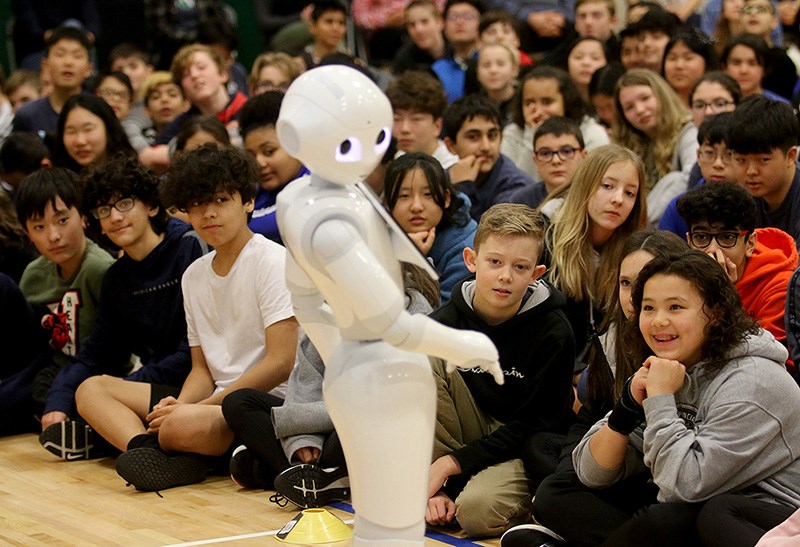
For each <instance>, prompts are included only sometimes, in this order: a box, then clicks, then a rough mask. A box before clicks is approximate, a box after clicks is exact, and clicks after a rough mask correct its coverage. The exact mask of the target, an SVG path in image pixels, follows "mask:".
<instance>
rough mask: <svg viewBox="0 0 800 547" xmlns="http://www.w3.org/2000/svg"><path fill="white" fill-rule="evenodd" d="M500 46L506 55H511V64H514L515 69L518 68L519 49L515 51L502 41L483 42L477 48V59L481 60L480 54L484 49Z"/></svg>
mask: <svg viewBox="0 0 800 547" xmlns="http://www.w3.org/2000/svg"><path fill="white" fill-rule="evenodd" d="M493 46H497V47H501V48H503V49H504V50H506V51H507V52H508V55H509V56H510V57H511V64H512V65H514V68H515V69H516V70H519V51H515V50H514V49H513V48H512V47H511V46H509V45H508V44H505V43H503V42H485V43H484V44H483V45H482V46H481V47H480V49H479V50H478V61H479V62H480V60H481V55H482V54H483V52H484V50H486V48H489V47H493Z"/></svg>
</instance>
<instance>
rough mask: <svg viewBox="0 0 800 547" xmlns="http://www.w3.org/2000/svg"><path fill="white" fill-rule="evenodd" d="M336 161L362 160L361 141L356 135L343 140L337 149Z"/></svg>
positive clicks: (350, 161) (351, 161)
mask: <svg viewBox="0 0 800 547" xmlns="http://www.w3.org/2000/svg"><path fill="white" fill-rule="evenodd" d="M336 161H340V162H343V163H353V162H356V161H361V141H359V140H358V139H356V138H355V137H351V138H349V139H345V140H343V141H342V142H341V143H340V144H339V148H338V149H337V150H336Z"/></svg>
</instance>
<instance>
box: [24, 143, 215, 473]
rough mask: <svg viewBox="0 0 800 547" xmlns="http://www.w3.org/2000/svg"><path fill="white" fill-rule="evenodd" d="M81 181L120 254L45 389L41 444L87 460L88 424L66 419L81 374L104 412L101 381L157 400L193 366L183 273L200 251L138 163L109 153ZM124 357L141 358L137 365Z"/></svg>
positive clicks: (175, 388) (86, 209)
mask: <svg viewBox="0 0 800 547" xmlns="http://www.w3.org/2000/svg"><path fill="white" fill-rule="evenodd" d="M81 184H82V185H83V189H84V191H83V204H82V207H81V209H82V212H83V213H84V215H85V216H86V218H91V220H92V221H94V222H95V223H96V228H97V232H102V233H103V234H105V236H106V237H108V239H109V240H110V241H111V243H113V244H114V245H115V246H117V247H119V248H120V249H122V251H123V255H122V256H121V257H120V258H119V259H117V261H116V262H114V263H113V264H112V265H111V267H109V269H108V271H107V272H106V275H105V276H104V277H103V285H102V288H101V291H100V294H101V299H100V305H99V308H98V312H97V323H96V325H95V329H94V331H93V333H92V335H91V336H90V337H89V338H88V340H87V341H86V342H85V343H84V344H83V346H82V348H81V350H80V352H79V353H78V354H77V355H76V356H75V358H74V359H73V360H72V362H70V363H69V364H67V365H66V366H64V367H62V368H61V370H60V371H59V372H58V375H57V376H56V377H55V379H54V380H53V385H52V387H51V388H50V391H49V392H48V394H47V401H46V403H45V408H44V414H43V416H42V426H43V428H42V433H41V435H40V437H39V441H40V442H41V444H42V446H43V447H44V448H45V449H47V450H48V451H50V452H52V453H53V454H55V455H56V456H58V457H60V458H62V459H65V460H76V459H85V458H88V457H90V456H91V455H92V452H93V448H94V442H93V436H94V435H93V431H92V430H91V428H90V427H89V426H88V425H86V422H85V421H83V420H82V419H73V418H77V412H76V404H75V393H76V390H77V389H78V386H79V385H81V383H82V382H83V381H84V380H87V379H89V380H90V381H89V382H88V383H89V384H91V386H92V387H93V389H92V390H91V392H92V397H91V400H92V405H93V406H94V407H95V408H97V409H98V411H99V412H101V413H103V414H106V415H109V416H110V415H111V414H112V413H111V412H110V411H109V408H110V406H109V405H110V400H111V399H112V395H111V394H110V393H109V392H108V389H107V386H110V385H113V384H115V383H118V382H122V381H123V380H122V379H121V378H116V377H119V376H126V377H127V379H128V380H132V381H136V382H144V383H148V384H151V385H152V387H151V388H150V391H151V398H153V399H155V401H156V402H158V401H159V400H160V399H161V398H163V397H165V396H167V395H171V394H176V393H179V392H180V387H181V385H182V384H183V382H184V380H185V379H186V376H187V375H188V374H189V369H190V368H191V359H190V357H189V344H188V342H187V340H186V318H185V315H184V311H183V294H182V293H181V277H182V276H183V272H184V270H186V268H187V267H188V266H189V264H191V263H192V262H194V260H195V259H196V258H198V257H200V256H202V255H203V254H205V253H206V252H208V245H206V243H205V242H204V241H203V240H202V239H200V237H199V236H198V235H197V233H196V232H194V231H193V230H192V227H191V226H189V225H188V224H186V223H185V222H183V221H180V220H177V219H170V217H169V216H167V213H166V211H165V210H164V208H163V207H162V206H161V204H160V201H159V198H158V184H159V179H158V177H157V176H156V175H155V174H154V173H153V172H151V171H150V170H148V169H147V168H146V167H144V166H142V165H141V164H140V163H139V162H138V160H136V159H130V158H124V157H117V158H114V159H112V160H111V161H110V162H108V164H106V165H105V166H103V167H99V168H96V169H91V170H89V171H88V172H87V173H85V174H84V175H83V176H82V178H81ZM131 355H136V356H138V357H139V359H140V361H141V363H142V367H141V368H139V369H137V370H136V371H135V372H131V370H130V368H131V367H130V361H131ZM101 375H107V376H101ZM90 377H91V378H90ZM111 402H112V403H113V402H114V401H111ZM153 404H155V403H153ZM85 417H86V418H87V419H88V416H85Z"/></svg>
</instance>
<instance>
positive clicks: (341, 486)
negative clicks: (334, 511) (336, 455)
mask: <svg viewBox="0 0 800 547" xmlns="http://www.w3.org/2000/svg"><path fill="white" fill-rule="evenodd" d="M275 491H276V492H278V493H279V494H281V495H283V496H284V497H285V498H286V499H288V500H289V501H291V502H292V503H294V504H295V505H297V506H298V507H302V508H304V509H309V508H314V507H322V506H324V505H328V504H329V503H332V502H334V501H343V500H348V499H350V480H349V479H348V477H347V470H346V469H344V468H341V467H337V468H335V469H332V470H330V471H326V470H324V469H322V468H321V467H319V466H316V465H309V464H300V465H295V466H293V467H290V468H289V469H287V470H285V471H284V472H282V473H281V474H279V475H278V476H277V477H275Z"/></svg>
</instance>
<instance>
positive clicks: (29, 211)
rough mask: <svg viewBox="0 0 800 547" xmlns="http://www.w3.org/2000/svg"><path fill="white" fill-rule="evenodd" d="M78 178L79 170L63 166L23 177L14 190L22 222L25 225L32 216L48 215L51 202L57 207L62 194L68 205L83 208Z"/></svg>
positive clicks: (62, 198)
mask: <svg viewBox="0 0 800 547" xmlns="http://www.w3.org/2000/svg"><path fill="white" fill-rule="evenodd" d="M77 179H78V178H77V176H76V175H75V173H73V172H72V171H70V170H69V169H62V168H60V167H54V168H52V169H39V170H38V171H35V172H34V173H32V174H30V175H28V176H27V177H25V178H24V179H22V182H20V183H19V187H18V188H17V190H16V192H14V207H15V208H16V210H17V218H18V219H19V221H20V223H21V224H22V225H23V226H25V223H26V222H27V221H28V220H29V219H37V218H42V217H44V210H45V209H46V208H47V205H48V204H50V205H51V206H52V207H53V208H55V206H56V199H57V198H61V201H63V202H64V205H66V206H67V208H68V209H71V208H73V207H75V208H76V209H79V208H80V202H81V196H80V192H79V191H78V184H77V182H78V180H77Z"/></svg>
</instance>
